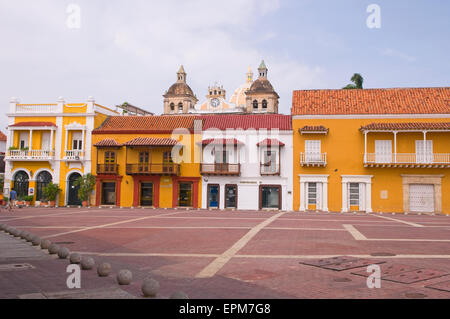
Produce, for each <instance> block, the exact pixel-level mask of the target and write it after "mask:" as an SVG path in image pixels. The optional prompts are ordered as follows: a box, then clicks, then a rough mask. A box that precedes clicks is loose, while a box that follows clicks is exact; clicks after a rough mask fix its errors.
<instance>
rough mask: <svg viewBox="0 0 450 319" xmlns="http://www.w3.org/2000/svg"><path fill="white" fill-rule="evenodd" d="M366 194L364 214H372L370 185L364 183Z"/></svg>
mask: <svg viewBox="0 0 450 319" xmlns="http://www.w3.org/2000/svg"><path fill="white" fill-rule="evenodd" d="M365 185H366V187H365V190H366V194H365V198H364V199H365V204H366V209H365V211H366V213H371V212H372V183H365Z"/></svg>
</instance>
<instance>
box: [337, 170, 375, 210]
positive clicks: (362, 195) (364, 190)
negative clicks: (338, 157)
mask: <svg viewBox="0 0 450 319" xmlns="http://www.w3.org/2000/svg"><path fill="white" fill-rule="evenodd" d="M341 178H342V212H343V213H345V212H349V211H350V200H349V199H350V194H349V193H350V186H349V184H350V183H359V184H360V185H359V210H362V211H365V212H366V213H371V212H372V178H373V175H342V176H341Z"/></svg>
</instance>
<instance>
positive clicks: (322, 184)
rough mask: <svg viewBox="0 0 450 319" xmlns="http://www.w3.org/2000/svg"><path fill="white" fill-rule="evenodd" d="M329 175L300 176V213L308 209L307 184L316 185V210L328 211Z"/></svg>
mask: <svg viewBox="0 0 450 319" xmlns="http://www.w3.org/2000/svg"><path fill="white" fill-rule="evenodd" d="M328 177H329V175H314V174H300V175H299V179H300V207H299V210H300V211H305V210H306V209H307V208H308V183H316V196H317V200H316V209H317V210H321V211H326V212H327V211H328Z"/></svg>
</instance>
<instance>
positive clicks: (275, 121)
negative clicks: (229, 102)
mask: <svg viewBox="0 0 450 319" xmlns="http://www.w3.org/2000/svg"><path fill="white" fill-rule="evenodd" d="M200 118H201V119H202V120H203V129H204V130H206V129H212V128H216V129H219V130H226V129H236V128H240V129H243V130H247V129H255V130H259V129H268V130H270V129H279V130H282V131H284V130H286V131H290V130H292V121H291V116H290V115H281V114H224V115H222V114H217V115H203V116H200Z"/></svg>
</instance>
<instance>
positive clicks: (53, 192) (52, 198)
mask: <svg viewBox="0 0 450 319" xmlns="http://www.w3.org/2000/svg"><path fill="white" fill-rule="evenodd" d="M60 191H61V189H60V188H59V186H58V184H53V183H51V182H50V183H49V184H48V185H47V186H45V187H44V188H43V190H42V192H43V193H44V196H45V198H46V199H47V200H48V204H49V206H50V207H55V206H56V196H58V194H59V192H60Z"/></svg>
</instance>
